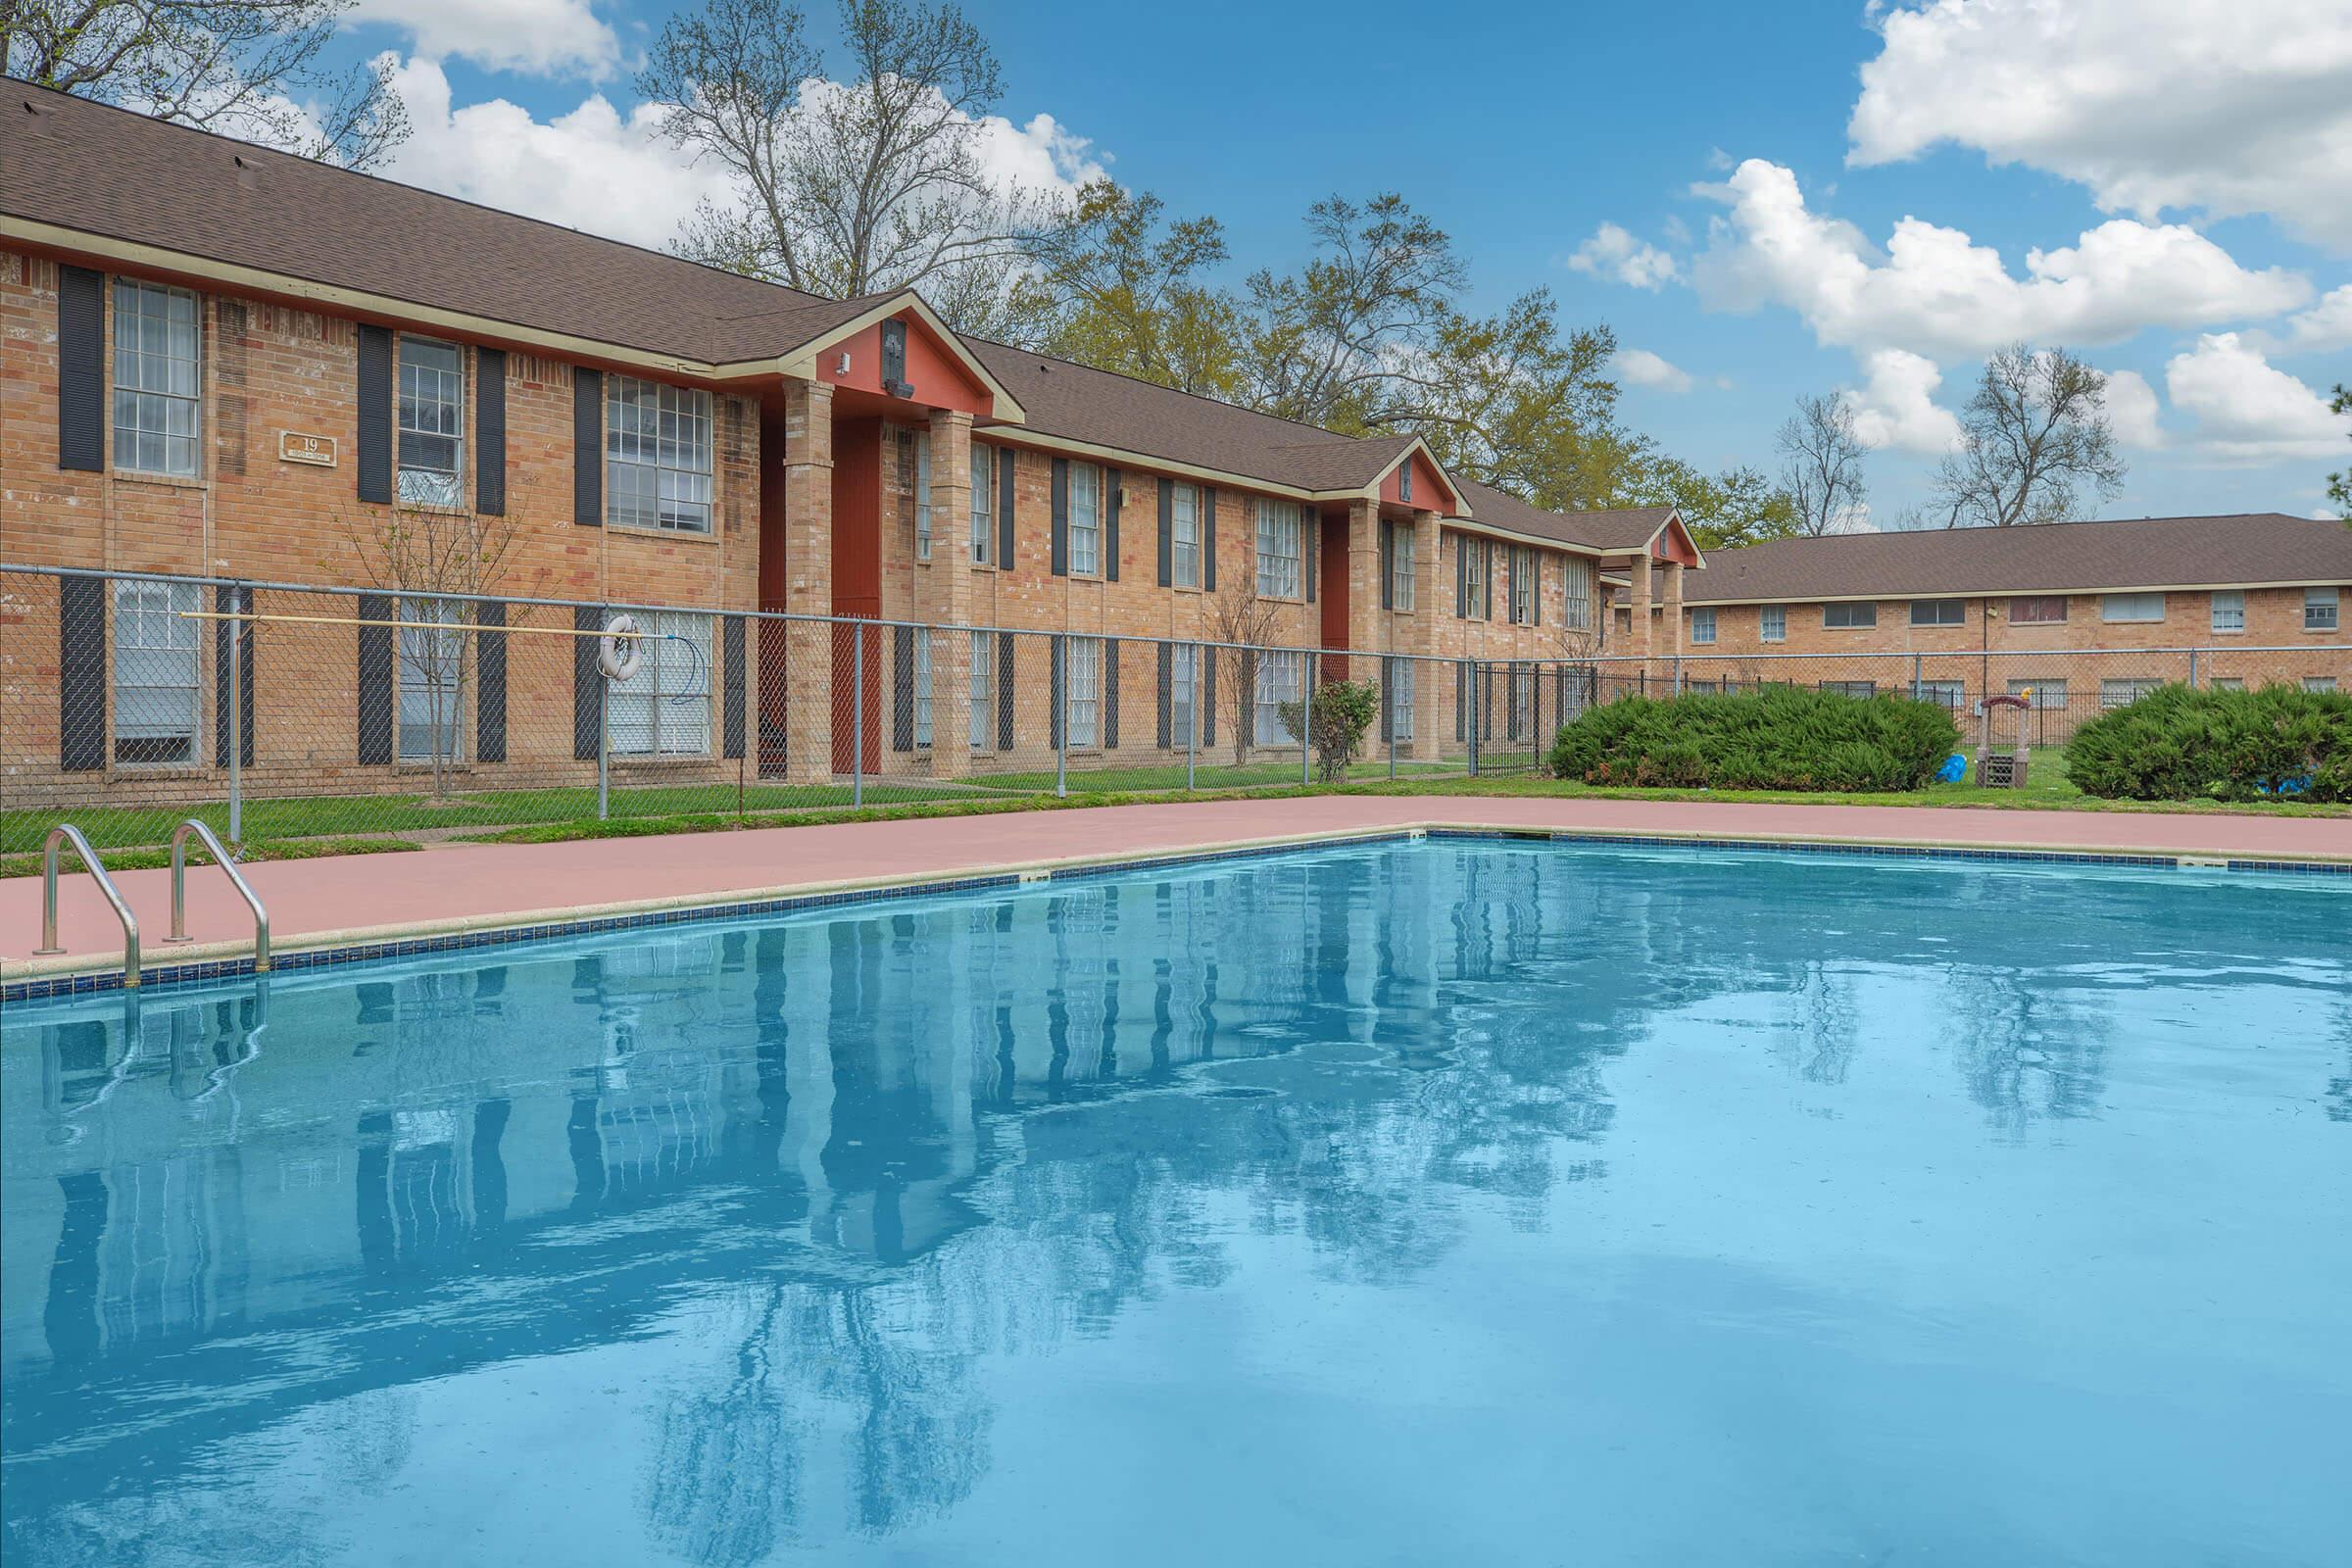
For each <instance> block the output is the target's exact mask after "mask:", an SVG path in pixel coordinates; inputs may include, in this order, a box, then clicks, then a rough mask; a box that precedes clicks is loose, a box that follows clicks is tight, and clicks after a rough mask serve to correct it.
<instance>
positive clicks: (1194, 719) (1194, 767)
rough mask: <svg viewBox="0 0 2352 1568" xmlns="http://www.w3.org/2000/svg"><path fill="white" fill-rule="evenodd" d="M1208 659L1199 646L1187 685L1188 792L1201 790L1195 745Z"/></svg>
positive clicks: (1186, 748)
mask: <svg viewBox="0 0 2352 1568" xmlns="http://www.w3.org/2000/svg"><path fill="white" fill-rule="evenodd" d="M1208 657H1210V655H1209V653H1208V650H1206V649H1204V648H1201V647H1199V646H1196V647H1195V648H1194V649H1193V659H1192V666H1191V667H1192V675H1191V677H1190V679H1189V680H1188V681H1187V683H1186V684H1187V685H1188V686H1189V687H1190V689H1191V695H1190V696H1188V697H1187V698H1186V699H1185V703H1184V711H1185V721H1184V787H1185V788H1186V789H1187V790H1192V789H1197V788H1199V785H1198V783H1197V782H1196V781H1197V780H1198V778H1199V776H1200V775H1199V772H1198V767H1199V762H1198V760H1197V758H1196V756H1195V753H1196V750H1197V747H1196V744H1195V743H1196V742H1198V741H1199V740H1200V738H1201V660H1202V659H1204V658H1208Z"/></svg>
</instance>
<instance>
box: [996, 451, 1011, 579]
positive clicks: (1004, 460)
mask: <svg viewBox="0 0 2352 1568" xmlns="http://www.w3.org/2000/svg"><path fill="white" fill-rule="evenodd" d="M1013 462H1014V459H1013V454H1012V448H1010V447H999V448H997V568H998V569H999V570H1001V571H1010V570H1011V569H1012V466H1013Z"/></svg>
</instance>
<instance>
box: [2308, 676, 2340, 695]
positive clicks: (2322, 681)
mask: <svg viewBox="0 0 2352 1568" xmlns="http://www.w3.org/2000/svg"><path fill="white" fill-rule="evenodd" d="M2303 689H2304V690H2305V691H2307V692H2331V691H2333V690H2335V677H2334V676H2333V675H2306V676H2304V677H2303Z"/></svg>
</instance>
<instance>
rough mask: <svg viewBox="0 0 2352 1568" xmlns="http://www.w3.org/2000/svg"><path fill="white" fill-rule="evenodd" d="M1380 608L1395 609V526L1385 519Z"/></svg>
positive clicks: (1382, 529)
mask: <svg viewBox="0 0 2352 1568" xmlns="http://www.w3.org/2000/svg"><path fill="white" fill-rule="evenodd" d="M1380 608H1381V609H1383V610H1395V609H1396V608H1397V525H1396V524H1395V523H1393V522H1391V521H1390V520H1389V519H1388V518H1386V517H1383V518H1381V519H1380ZM1384 733H1385V731H1384Z"/></svg>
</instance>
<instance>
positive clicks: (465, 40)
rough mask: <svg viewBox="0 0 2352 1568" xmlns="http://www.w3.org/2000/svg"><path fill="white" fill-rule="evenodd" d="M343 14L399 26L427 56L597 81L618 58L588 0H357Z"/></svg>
mask: <svg viewBox="0 0 2352 1568" xmlns="http://www.w3.org/2000/svg"><path fill="white" fill-rule="evenodd" d="M351 16H352V19H353V20H354V21H356V22H380V23H382V24H384V25H387V26H390V27H395V28H398V29H399V30H401V31H403V32H405V33H407V34H408V35H409V36H410V37H411V38H414V39H415V40H416V42H417V53H418V54H419V55H421V56H423V57H424V58H426V59H428V60H445V59H451V58H456V59H461V60H470V61H472V62H473V63H474V64H475V65H477V66H483V67H486V68H488V69H489V70H492V71H518V72H525V73H530V74H533V75H543V76H556V75H578V76H586V77H589V78H590V79H591V80H597V81H602V80H604V79H605V78H606V77H609V76H611V75H613V73H615V72H616V71H617V70H619V68H620V64H621V49H620V39H619V38H618V37H617V36H616V35H615V34H614V33H613V29H612V28H611V27H609V26H607V25H605V24H604V23H603V22H601V21H599V20H598V19H597V17H596V14H595V13H594V12H592V11H590V10H589V9H588V0H357V4H355V5H354V6H353V8H352V12H351Z"/></svg>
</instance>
